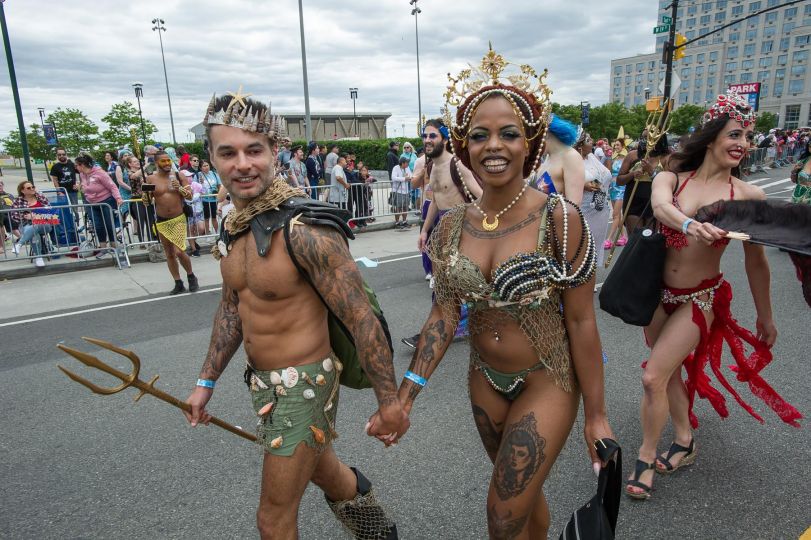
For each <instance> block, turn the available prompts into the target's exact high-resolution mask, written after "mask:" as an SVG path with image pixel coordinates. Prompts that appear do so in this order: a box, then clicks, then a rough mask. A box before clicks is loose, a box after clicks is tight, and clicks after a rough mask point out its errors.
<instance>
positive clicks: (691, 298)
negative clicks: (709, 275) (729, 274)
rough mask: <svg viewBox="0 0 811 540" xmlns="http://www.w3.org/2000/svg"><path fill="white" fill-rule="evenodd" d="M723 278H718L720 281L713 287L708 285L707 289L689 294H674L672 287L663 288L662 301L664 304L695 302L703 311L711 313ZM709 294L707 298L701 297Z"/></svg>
mask: <svg viewBox="0 0 811 540" xmlns="http://www.w3.org/2000/svg"><path fill="white" fill-rule="evenodd" d="M723 282H724V281H723V280H718V283H716V284H715V285H713V286H712V287H708V288H706V289H701V290H700V291H695V292H691V293H689V294H678V295H676V294H673V293H672V292H670V289H667V288H665V289H663V290H662V303H663V304H686V303H687V302H693V303H694V304H695V305H697V306H698V307H699V309H701V311H704V312H707V313H709V312H710V310H712V304H713V302H714V301H715V291H716V290H718V287H720V286H721V284H722V283H723ZM705 294H706V295H707V299H706V300H702V299H701V298H699V297H700V296H704V295H705Z"/></svg>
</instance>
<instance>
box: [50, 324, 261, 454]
mask: <svg viewBox="0 0 811 540" xmlns="http://www.w3.org/2000/svg"><path fill="white" fill-rule="evenodd" d="M82 339H83V340H85V341H87V342H89V343H92V344H94V345H98V346H99V347H103V348H105V349H107V350H108V351H113V352H114V353H117V354H120V355H121V356H124V357H126V358H129V360H130V362H132V366H133V370H132V373H129V374H128V373H124V372H122V371H118V370H117V369H115V368H114V367H111V366H109V365H107V364H105V363H104V362H102V361H101V360H99V359H98V358H96V357H95V356H93V355H92V354H88V353H86V352H82V351H79V350H76V349H72V348H70V347H66V346H65V345H61V344H59V345H57V347H58V348H59V349H61V350H62V351H64V352H66V353H68V354H69V355H71V356H72V357H74V358H76V359H77V360H78V361H80V362H82V363H83V364H85V365H88V366H90V367H94V368H96V369H99V370H101V371H103V372H105V373H109V374H110V375H112V376H113V377H118V378H119V379H121V380H122V381H123V383H122V384H120V385H118V386H115V387H113V388H103V387H101V386H97V385H95V384H93V383H92V382H90V381H88V380H87V379H84V378H82V377H79V376H78V375H76V374H75V373H73V372H71V371H68V370H67V369H65V368H63V367H62V366H60V365H58V364H57V366H56V367H58V368H59V369H61V370H62V373H64V374H65V375H67V376H68V377H70V378H71V379H73V380H74V381H76V382H77V383H79V384H82V385H84V386H86V387H88V388H90V390H91V391H93V393H94V394H101V395H104V396H109V395H112V394H117V393H118V392H121V391H122V390H124V389H125V388H129V387H130V386H134V387H135V388H137V389H139V390H140V391H141V392H140V393H139V394H138V395H137V396H135V401H138V400H139V399H141V398H142V397H143V396H144V394H151V395H153V396H155V397H156V398H158V399H160V400H162V401H165V402H166V403H168V404H169V405H174V406H175V407H177V408H178V409H181V410H183V411H186V412H191V405H189V404H188V403H186V402H184V401H180V400H179V399H177V398H176V397H174V396H173V395H171V394H167V393H166V392H162V391H161V390H158V389H157V388H155V381H157V380H158V375H155V376H154V377H152V380H151V381H149V382H148V383H147V382H144V381H142V380H141V379H139V378H138V372H139V371H140V370H141V359H140V358H138V355H137V354H135V353H134V352H132V351H128V350H126V349H121V348H119V347H116V346H115V345H113V344H112V343H110V342H108V341H102V340H100V339H94V338H89V337H83V338H82ZM211 423H212V424H214V425H215V426H217V427H221V428H222V429H225V430H227V431H230V432H231V433H233V434H235V435H239V436H240V437H242V438H244V439H248V440H249V441H251V442H257V439H256V436H255V435H252V434H251V433H248V432H246V431H243V430H242V429H240V428H238V427H236V426H233V425H231V424H229V423H228V422H224V421H222V420H220V419H219V418H216V417H214V416H212V417H211Z"/></svg>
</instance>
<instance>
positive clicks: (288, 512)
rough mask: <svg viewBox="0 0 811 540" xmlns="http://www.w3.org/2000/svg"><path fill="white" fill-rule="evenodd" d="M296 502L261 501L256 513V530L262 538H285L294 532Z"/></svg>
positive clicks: (296, 512)
mask: <svg viewBox="0 0 811 540" xmlns="http://www.w3.org/2000/svg"><path fill="white" fill-rule="evenodd" d="M298 506H299V505H298V502H294V501H288V502H285V503H281V502H279V501H269V500H263V501H261V502H260V504H259V509H258V510H257V511H256V528H257V529H258V530H259V534H260V535H261V537H262V538H285V537H286V536H289V535H290V531H294V530H296V519H297V514H298Z"/></svg>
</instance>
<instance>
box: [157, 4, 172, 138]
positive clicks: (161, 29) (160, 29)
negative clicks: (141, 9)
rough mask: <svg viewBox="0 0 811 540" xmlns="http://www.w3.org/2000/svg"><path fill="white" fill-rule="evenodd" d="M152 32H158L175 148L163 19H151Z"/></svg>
mask: <svg viewBox="0 0 811 540" xmlns="http://www.w3.org/2000/svg"><path fill="white" fill-rule="evenodd" d="M152 24H153V25H154V26H153V27H152V31H153V32H158V38H159V39H160V42H161V60H163V80H164V81H166V99H167V100H168V101H169V121H170V122H171V123H172V143H173V144H174V145H175V146H177V138H176V137H175V118H174V116H172V97H171V96H170V95H169V76H168V75H167V74H166V57H165V56H164V55H163V32H166V27H165V26H163V25H164V20H163V19H158V18H156V19H152Z"/></svg>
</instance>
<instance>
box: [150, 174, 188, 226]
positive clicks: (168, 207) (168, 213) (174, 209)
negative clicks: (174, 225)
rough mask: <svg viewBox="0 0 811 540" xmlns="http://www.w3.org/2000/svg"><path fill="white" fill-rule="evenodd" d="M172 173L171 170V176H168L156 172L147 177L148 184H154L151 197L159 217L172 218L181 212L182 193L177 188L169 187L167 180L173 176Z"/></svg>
mask: <svg viewBox="0 0 811 540" xmlns="http://www.w3.org/2000/svg"><path fill="white" fill-rule="evenodd" d="M174 174H175V173H174V172H172V173H171V175H172V176H169V175H164V174H161V173H159V172H157V173H155V174H153V175H151V176H149V178H148V179H147V180H148V181H149V183H150V184H154V185H155V191H154V192H153V194H152V198H153V199H154V201H155V212H156V213H157V214H158V216H159V217H161V218H166V219H172V218H173V217H177V216H179V215H180V214H182V213H183V195H181V194H180V192H179V191H178V190H176V189H171V188H170V187H169V182H170V181H171V179H172V178H174ZM181 185H183V184H181Z"/></svg>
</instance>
